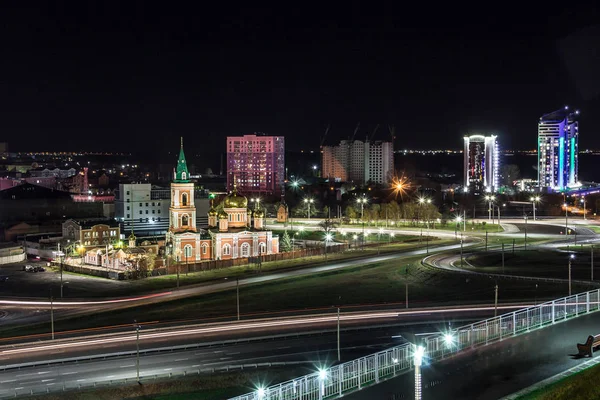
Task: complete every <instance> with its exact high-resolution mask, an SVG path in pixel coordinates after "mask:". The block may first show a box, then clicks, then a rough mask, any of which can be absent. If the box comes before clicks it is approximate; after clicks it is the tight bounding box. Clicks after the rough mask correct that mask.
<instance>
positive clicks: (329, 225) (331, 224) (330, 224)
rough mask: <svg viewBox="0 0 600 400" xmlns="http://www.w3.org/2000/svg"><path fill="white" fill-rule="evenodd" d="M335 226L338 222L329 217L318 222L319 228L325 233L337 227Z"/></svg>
mask: <svg viewBox="0 0 600 400" xmlns="http://www.w3.org/2000/svg"><path fill="white" fill-rule="evenodd" d="M337 227H338V223H337V222H335V221H334V220H332V219H329V218H328V219H325V220H323V221H321V222H319V228H321V230H322V231H323V232H325V234H329V233H331V232H333V231H334V230H335V229H337Z"/></svg>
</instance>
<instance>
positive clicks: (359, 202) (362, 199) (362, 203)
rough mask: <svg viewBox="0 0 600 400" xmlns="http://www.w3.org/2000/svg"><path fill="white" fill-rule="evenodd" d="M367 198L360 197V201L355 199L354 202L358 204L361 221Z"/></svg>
mask: <svg viewBox="0 0 600 400" xmlns="http://www.w3.org/2000/svg"><path fill="white" fill-rule="evenodd" d="M367 201H368V200H367V198H366V197H365V196H363V197H361V198H360V199H357V200H356V202H357V203H358V204H360V219H363V216H364V211H365V204H366V203H367Z"/></svg>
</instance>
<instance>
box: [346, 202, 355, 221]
mask: <svg viewBox="0 0 600 400" xmlns="http://www.w3.org/2000/svg"><path fill="white" fill-rule="evenodd" d="M345 214H346V218H348V219H350V221H351V222H352V221H356V220H357V219H358V211H357V210H356V208H354V207H353V206H351V205H348V206H346V212H345Z"/></svg>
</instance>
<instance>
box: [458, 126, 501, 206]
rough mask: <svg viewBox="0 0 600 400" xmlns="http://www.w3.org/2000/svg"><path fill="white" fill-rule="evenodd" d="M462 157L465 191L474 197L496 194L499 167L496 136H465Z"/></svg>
mask: <svg viewBox="0 0 600 400" xmlns="http://www.w3.org/2000/svg"><path fill="white" fill-rule="evenodd" d="M463 156H464V187H465V189H467V190H468V191H469V192H470V193H473V194H476V195H478V194H482V193H484V192H485V193H494V192H496V191H497V190H498V173H499V171H498V170H499V166H500V152H499V151H498V141H497V139H496V136H495V135H492V136H483V135H471V136H465V137H464V152H463Z"/></svg>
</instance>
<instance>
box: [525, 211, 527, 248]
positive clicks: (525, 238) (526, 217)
mask: <svg viewBox="0 0 600 400" xmlns="http://www.w3.org/2000/svg"><path fill="white" fill-rule="evenodd" d="M525 250H527V215H526V216H525Z"/></svg>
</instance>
